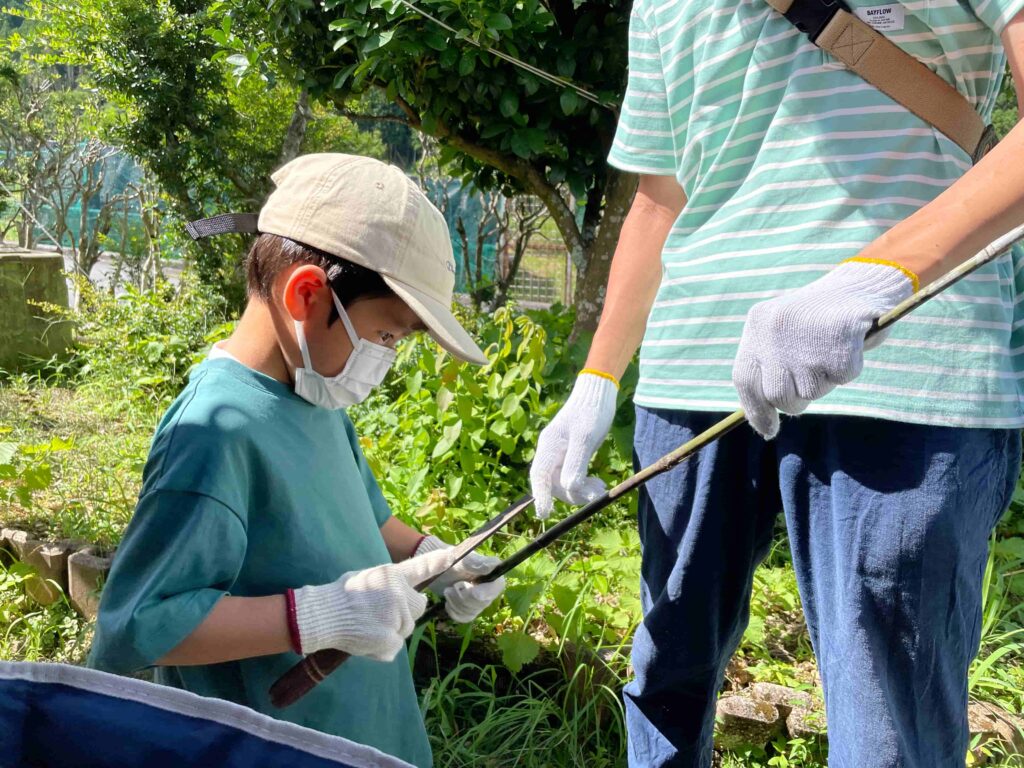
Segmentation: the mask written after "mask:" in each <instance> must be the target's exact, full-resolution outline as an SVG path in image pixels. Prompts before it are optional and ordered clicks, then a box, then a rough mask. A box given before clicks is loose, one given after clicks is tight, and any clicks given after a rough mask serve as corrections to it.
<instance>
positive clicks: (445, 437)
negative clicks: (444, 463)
mask: <svg viewBox="0 0 1024 768" xmlns="http://www.w3.org/2000/svg"><path fill="white" fill-rule="evenodd" d="M461 433H462V422H461V421H457V422H455V423H454V424H452V425H451V426H449V427H445V428H444V432H443V433H442V435H441V439H440V440H438V441H437V445H435V446H434V452H433V453H432V454H431V455H430V458H432V459H437V458H440V457H441V456H443V455H444V454H446V453H448V451H450V450H451V449H452V446H453V445H455V441H456V440H458V439H459V435H460V434H461Z"/></svg>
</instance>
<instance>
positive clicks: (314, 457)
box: [90, 154, 504, 766]
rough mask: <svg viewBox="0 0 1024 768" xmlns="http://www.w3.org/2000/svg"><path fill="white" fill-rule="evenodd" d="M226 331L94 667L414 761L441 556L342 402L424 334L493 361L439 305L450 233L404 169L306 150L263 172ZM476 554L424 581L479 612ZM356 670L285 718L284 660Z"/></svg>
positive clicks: (146, 490) (421, 742) (157, 443)
mask: <svg viewBox="0 0 1024 768" xmlns="http://www.w3.org/2000/svg"><path fill="white" fill-rule="evenodd" d="M273 180H274V183H275V184H276V187H277V188H276V190H275V191H274V192H273V193H272V194H271V196H270V198H269V199H268V200H267V203H266V205H265V206H264V207H263V209H262V211H261V212H260V216H259V222H258V230H259V232H260V236H259V238H258V239H257V240H256V242H255V243H254V244H253V247H252V249H251V251H250V253H249V256H248V281H249V286H248V289H249V303H248V305H247V307H246V309H245V312H244V314H243V315H242V318H241V320H240V321H239V323H238V326H237V328H236V330H235V332H234V333H233V334H232V336H231V338H230V339H228V340H227V341H225V342H224V343H222V344H220V345H218V346H217V347H216V348H215V349H214V350H213V351H212V352H211V354H210V356H209V359H208V360H206V361H204V362H203V364H201V365H200V366H198V368H197V369H196V370H195V371H194V372H193V373H192V376H191V377H190V380H189V383H188V386H187V387H186V388H185V390H184V391H183V392H182V393H181V395H180V396H179V397H178V398H177V399H176V400H175V402H174V403H173V404H172V406H171V407H170V409H169V410H168V412H167V413H166V414H165V415H164V417H163V419H162V420H161V422H160V425H159V427H158V428H157V431H156V435H155V437H154V439H153V444H152V448H151V450H150V455H149V459H148V461H147V463H146V468H145V474H144V481H143V487H142V491H141V494H140V497H139V502H138V506H137V508H136V512H135V516H134V517H133V519H132V521H131V524H130V525H129V526H128V530H127V532H126V533H125V537H124V541H123V542H122V544H121V547H120V548H119V550H118V553H117V557H116V558H115V562H114V566H113V569H112V571H111V573H110V578H109V580H108V582H107V584H106V586H105V589H104V592H103V598H102V601H101V604H100V612H99V618H98V621H97V630H96V639H95V643H94V646H93V649H92V653H91V655H90V664H91V665H93V666H96V667H99V668H101V669H106V670H108V671H113V672H121V673H129V672H131V671H133V670H136V669H139V668H142V667H148V666H154V665H155V666H156V668H157V669H156V677H157V680H158V681H160V682H163V683H166V684H168V685H174V686H177V687H181V688H186V689H188V690H191V691H194V692H196V693H200V694H202V695H206V696H214V697H218V698H223V699H228V700H231V701H235V702H238V703H241V704H244V705H247V706H249V707H251V708H253V709H255V710H258V711H260V712H264V713H266V714H270V715H273V716H275V717H281V718H284V719H287V720H290V721H292V722H295V723H299V724H301V725H305V726H308V727H311V728H315V729H318V730H321V731H325V732H327V733H331V734H335V735H339V736H344V737H346V738H349V739H352V740H354V741H358V742H362V743H365V744H369V745H371V746H374V747H377V748H379V749H380V750H382V751H384V752H387V753H388V754H391V755H395V756H396V757H400V758H402V759H404V760H406V761H408V762H411V763H414V764H416V765H418V766H428V765H430V764H431V754H430V747H429V745H428V742H427V738H426V733H425V731H424V728H423V722H422V718H421V716H420V712H419V707H418V703H417V699H416V694H415V691H414V690H413V684H412V678H411V673H410V670H409V660H408V658H407V656H406V653H405V649H404V640H405V638H406V637H408V635H409V634H410V633H411V632H412V630H413V627H414V624H415V621H416V619H417V618H418V617H419V616H420V615H421V614H422V612H423V611H424V609H425V606H426V598H425V597H424V596H423V595H421V594H419V593H417V592H415V590H414V589H413V587H414V586H415V585H416V584H418V583H420V582H422V581H425V580H427V579H429V578H431V577H432V576H437V575H439V574H441V573H442V572H444V571H445V569H446V568H447V566H448V562H447V559H448V556H447V550H448V549H449V548H450V547H449V545H447V544H445V543H444V542H442V541H440V540H439V539H437V538H436V537H433V536H423V535H422V534H420V533H418V532H417V531H415V530H413V529H411V528H409V527H408V526H406V525H404V524H403V523H401V522H399V521H398V520H396V519H394V518H393V517H391V514H390V511H389V510H388V507H387V504H386V502H385V500H384V498H383V496H382V495H381V492H380V490H379V488H378V486H377V484H376V481H375V480H374V478H373V476H372V474H371V473H370V470H369V468H368V466H367V464H366V461H365V459H364V458H363V455H362V452H361V451H360V448H359V442H358V440H357V437H356V435H355V432H354V430H353V427H352V422H351V421H350V420H349V418H348V416H347V415H346V414H345V411H344V410H343V409H344V408H345V407H346V406H349V405H354V404H356V403H358V402H360V401H362V400H363V399H364V398H365V397H366V396H367V395H368V394H369V392H370V391H371V390H372V389H373V388H374V387H375V386H377V385H378V384H379V383H380V382H381V380H382V379H383V378H384V376H385V374H386V373H387V370H388V368H389V367H390V365H391V363H392V361H393V360H394V357H395V352H394V345H395V344H396V343H397V342H398V341H399V340H401V339H402V338H403V337H405V336H407V335H409V334H410V333H413V332H416V331H420V330H425V331H427V332H429V333H430V334H431V335H432V336H433V337H434V338H435V339H437V341H438V342H439V343H440V344H441V345H442V346H443V347H444V348H445V349H447V350H448V351H449V352H450V353H452V354H453V355H455V356H456V357H459V358H460V359H462V360H466V361H468V362H472V363H476V364H482V363H485V362H486V358H485V357H484V355H483V353H482V352H481V351H480V349H479V348H478V347H477V345H476V344H475V343H474V342H473V340H472V339H471V338H470V337H469V335H468V334H467V333H466V332H465V330H463V328H462V327H461V326H460V325H459V324H458V322H457V321H456V320H455V318H454V316H453V315H452V314H451V311H450V304H451V297H452V289H453V286H454V277H455V276H454V269H453V264H452V251H451V243H450V240H449V236H448V229H447V226H446V224H445V222H444V219H443V217H442V216H441V214H440V212H438V211H437V210H436V209H435V208H434V207H433V206H432V205H431V204H430V203H429V202H428V201H427V199H426V197H425V196H424V195H423V194H422V193H421V192H420V191H419V190H418V189H417V188H416V187H415V185H414V184H413V183H412V182H411V181H410V180H409V179H408V178H406V176H405V175H404V174H402V173H401V171H399V170H398V169H395V168H392V167H389V166H387V165H385V164H383V163H380V162H378V161H376V160H371V159H367V158H361V157H353V156H348V155H340V154H321V155H307V156H303V157H299V158H297V159H296V160H294V161H292V162H290V163H288V164H287V165H285V166H284V167H283V168H281V169H280V170H279V171H277V173H275V174H274V176H273ZM495 562H496V559H495V558H488V557H483V556H478V555H471V556H470V557H467V558H466V559H465V560H463V561H462V562H461V563H459V564H458V565H456V566H455V567H453V568H451V570H449V571H447V572H445V573H444V575H443V576H441V577H440V578H439V579H438V580H437V581H436V582H435V583H434V584H433V585H432V587H431V588H432V589H433V590H435V591H438V592H440V593H442V594H443V595H444V596H445V598H446V606H447V609H448V613H449V615H451V616H452V617H453V618H455V619H456V620H458V621H463V622H465V621H471V620H472V619H473V618H475V617H476V616H477V615H478V614H479V613H480V612H481V611H482V610H483V609H484V608H485V607H486V606H487V605H489V604H490V603H491V601H492V600H494V599H495V598H496V597H497V596H498V595H499V594H500V592H501V591H502V590H503V588H504V582H503V580H496V581H495V582H494V583H493V584H487V585H479V586H474V585H470V584H469V583H467V581H466V580H467V579H469V578H471V577H472V576H475V575H478V574H482V573H486V572H488V571H489V570H490V569H491V568H493V566H494V563H495ZM321 648H338V649H341V650H344V651H347V652H349V653H350V654H352V656H353V658H352V659H350V660H349V661H348V662H347V663H346V664H344V665H343V666H342V667H341V668H339V669H338V670H337V671H336V672H335V673H334V674H333V675H331V676H330V677H328V678H327V680H325V681H324V682H323V683H321V684H320V685H319V686H318V687H317V688H316V689H315V690H314V691H313V692H311V693H310V694H309V695H307V696H306V697H305V698H304V699H302V700H301V701H299V702H298V703H296V704H294V705H293V706H291V707H289V708H288V709H285V710H283V711H282V710H277V709H274V708H273V707H272V706H271V704H270V701H269V697H268V689H269V688H270V686H271V684H272V683H273V682H274V681H275V680H276V679H277V678H278V677H279V676H280V675H281V674H282V673H283V672H285V671H286V670H288V669H289V668H290V667H291V666H292V665H293V664H294V663H295V662H296V661H298V660H299V658H300V657H299V656H298V655H297V654H309V653H312V652H314V651H316V650H319V649H321Z"/></svg>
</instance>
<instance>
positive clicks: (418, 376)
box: [405, 371, 423, 396]
mask: <svg viewBox="0 0 1024 768" xmlns="http://www.w3.org/2000/svg"><path fill="white" fill-rule="evenodd" d="M422 386H423V371H416V373H414V374H413V375H412V376H410V377H409V378H407V379H406V380H405V389H406V391H407V392H408V393H409V394H410V395H413V396H415V395H417V394H418V393H419V391H420V388H421V387H422Z"/></svg>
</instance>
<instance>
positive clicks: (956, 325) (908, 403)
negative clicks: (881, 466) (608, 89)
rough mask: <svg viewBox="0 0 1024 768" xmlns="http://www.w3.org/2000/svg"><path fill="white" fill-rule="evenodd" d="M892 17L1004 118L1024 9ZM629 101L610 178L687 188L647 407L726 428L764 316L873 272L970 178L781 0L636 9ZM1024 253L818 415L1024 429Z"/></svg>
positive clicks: (971, 280)
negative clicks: (867, 253) (753, 319)
mask: <svg viewBox="0 0 1024 768" xmlns="http://www.w3.org/2000/svg"><path fill="white" fill-rule="evenodd" d="M850 4H851V6H852V7H853V8H854V9H855V11H860V13H862V14H865V15H867V14H866V13H865V9H867V8H877V7H879V6H886V7H890V8H892V10H891V11H888V12H886V15H887V16H889V17H893V16H895V18H896V22H897V23H896V24H891V25H892V26H895V27H897V28H894V29H888V30H885V31H883V34H885V35H886V36H887V37H889V38H890V39H891V40H893V41H894V42H895V43H897V44H898V45H899V46H900V47H901V48H903V49H904V50H906V51H908V52H909V53H911V54H913V55H914V56H915V57H917V58H918V59H919V60H920V61H923V62H924V63H925V64H927V65H928V66H929V67H931V68H932V69H933V70H935V71H937V72H938V73H939V74H940V75H941V76H942V77H943V78H945V79H946V80H947V81H948V82H950V83H953V84H954V85H955V86H956V87H957V89H958V90H959V91H960V92H961V93H963V94H964V95H965V96H966V97H967V98H969V99H970V100H971V101H972V103H973V104H974V105H975V106H976V108H977V109H978V111H979V112H980V113H981V115H982V116H983V117H984V118H985V119H986V120H987V119H988V118H989V116H990V114H991V111H992V107H993V105H994V101H995V97H996V94H997V93H998V92H999V87H1000V85H1001V80H1002V74H1003V71H1004V66H1005V54H1004V52H1003V50H1002V46H1001V44H1000V41H999V33H1000V32H1001V31H1002V30H1003V28H1004V27H1005V26H1006V24H1007V23H1008V22H1009V21H1010V19H1012V18H1013V17H1014V16H1015V15H1016V13H1017V12H1019V11H1020V10H1021V9H1022V8H1024V0H913V1H911V2H902V3H891V4H886V3H880V2H864V0H851V2H850ZM629 51H630V57H629V67H630V72H629V84H628V88H627V91H626V95H625V100H624V102H623V106H622V113H621V118H620V121H619V125H618V130H617V132H616V136H615V140H614V144H613V147H612V151H611V154H610V156H609V163H610V164H612V165H613V166H615V167H617V168H621V169H623V170H628V171H634V172H637V173H644V174H655V175H664V176H669V175H672V176H675V177H676V179H678V181H679V182H680V184H681V185H682V187H683V189H684V190H685V192H686V195H687V204H686V207H685V208H684V210H683V212H682V213H681V214H680V216H679V218H678V219H677V221H676V222H675V225H674V226H673V228H672V230H671V233H670V234H669V237H668V239H667V241H666V243H665V247H664V250H663V252H662V281H661V287H660V289H659V291H658V295H657V298H656V299H655V303H654V307H653V309H652V311H651V315H650V318H649V320H648V324H647V333H646V335H645V337H644V342H643V346H642V347H641V350H640V381H639V384H638V387H637V393H636V402H637V403H638V404H640V405H643V406H647V407H656V408H672V409H686V410H701V411H725V410H732V409H735V408H737V407H738V406H739V401H738V399H737V397H736V394H735V390H734V389H733V386H732V382H731V371H732V362H733V358H734V357H735V354H736V347H737V344H738V342H739V338H740V334H741V332H742V329H743V322H744V319H745V317H746V314H747V310H749V309H750V307H751V306H753V305H754V304H755V303H757V302H759V301H763V300H764V299H767V298H770V297H772V296H777V295H779V294H781V293H784V292H786V291H789V290H792V289H794V288H797V287H799V286H801V285H804V284H806V283H808V282H810V281H812V280H814V279H815V278H817V277H820V276H821V275H822V274H823V273H825V272H826V271H827V270H828V269H829V268H830V267H831V266H833V265H835V264H837V263H838V262H840V261H842V260H843V259H845V258H848V257H850V256H854V255H856V254H857V252H858V251H860V250H861V249H862V248H863V247H864V246H865V245H867V244H868V243H870V242H871V241H873V240H874V239H876V238H877V237H878V236H880V235H881V234H882V233H884V232H885V231H886V230H887V229H889V228H890V227H892V226H893V225H894V224H896V223H897V222H899V221H901V220H903V219H905V218H906V217H907V216H909V215H910V214H912V213H913V212H914V211H916V210H917V209H918V208H920V207H921V206H923V205H925V204H926V203H928V202H929V201H930V200H932V199H933V198H935V197H936V196H938V195H939V193H941V192H942V191H943V190H944V189H946V188H947V187H948V186H949V185H950V184H952V183H953V182H954V181H955V180H956V179H957V178H959V177H960V176H961V175H962V174H963V173H964V172H965V171H967V170H968V168H969V167H970V159H969V158H968V157H967V155H966V154H965V153H964V152H963V151H962V150H961V149H960V148H959V147H957V146H956V145H955V144H954V143H953V142H952V141H950V140H949V139H947V138H946V137H945V136H943V135H941V134H940V133H939V132H938V131H936V130H935V129H933V128H931V127H930V126H929V125H927V124H926V123H924V122H923V121H921V120H920V119H918V118H917V117H915V116H914V115H912V114H911V113H909V112H908V111H907V110H906V109H904V108H903V107H901V106H900V105H898V104H896V103H895V102H893V101H892V100H891V99H889V97H887V96H885V95H884V94H882V93H881V92H880V91H878V90H877V89H875V88H874V87H873V86H871V85H869V84H867V83H865V82H864V81H863V80H862V79H861V78H860V77H859V76H857V75H856V74H854V73H852V72H850V71H848V70H846V69H845V68H844V66H843V65H842V64H841V63H839V62H838V61H836V60H834V59H832V57H830V56H829V55H828V54H827V53H825V52H824V51H821V50H820V49H818V48H816V47H815V46H814V45H812V44H811V43H810V42H809V40H808V39H807V37H806V36H805V35H803V33H801V32H799V31H798V30H797V29H796V28H794V27H793V26H792V25H791V24H790V23H789V22H788V21H787V20H786V19H784V18H783V17H782V16H780V15H779V14H778V13H776V12H775V11H773V10H772V9H771V8H770V7H769V6H768V5H767V3H766V2H765V0H705V1H704V2H695V1H693V0H667V1H666V0H636V3H635V5H634V8H633V14H632V20H631V24H630V32H629ZM1022 269H1024V253H1022V252H1021V251H1019V250H1017V251H1015V252H1013V253H1007V254H1004V255H1003V256H1001V257H1000V258H999V259H997V260H996V261H995V262H993V263H992V264H989V265H988V266H987V267H985V268H983V269H981V270H979V271H978V272H976V273H975V274H974V275H971V276H970V277H967V278H965V279H964V280H962V281H961V282H959V283H958V284H956V285H955V286H953V287H952V288H951V289H949V291H948V292H947V293H945V294H943V295H941V296H940V297H938V298H936V299H933V300H932V301H931V302H929V303H928V304H926V305H924V306H923V307H922V308H920V309H918V310H917V311H916V312H915V313H914V314H912V315H910V316H909V317H907V318H906V319H904V320H902V321H900V323H898V324H897V326H896V327H895V328H894V330H893V332H892V334H891V336H890V337H889V339H888V340H887V341H886V342H885V343H884V344H882V345H881V346H880V347H879V348H877V349H876V350H874V351H872V352H869V353H868V354H867V355H866V357H865V366H864V372H863V373H862V375H861V376H860V377H859V378H858V379H857V380H856V381H854V382H853V383H851V384H848V385H846V386H844V387H840V388H838V389H837V390H835V391H834V392H832V393H831V394H830V395H828V396H827V397H825V398H823V399H821V400H819V401H817V402H815V403H813V404H811V406H810V408H809V411H810V412H812V413H814V412H817V413H830V414H847V415H856V416H874V417H880V418H885V419H893V420H897V421H906V422H916V423H924V424H945V425H956V426H972V427H1020V426H1024V407H1022V398H1021V379H1022V378H1024V357H1022V354H1024V319H1022V318H1024V312H1020V311H1018V307H1019V306H1020V305H1021V304H1022V303H1024V275H1022V274H1021V271H1022Z"/></svg>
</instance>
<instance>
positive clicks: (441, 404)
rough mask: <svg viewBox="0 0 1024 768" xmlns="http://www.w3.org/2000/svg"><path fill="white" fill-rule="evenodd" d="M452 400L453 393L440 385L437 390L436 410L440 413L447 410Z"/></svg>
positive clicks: (453, 398) (453, 397)
mask: <svg viewBox="0 0 1024 768" xmlns="http://www.w3.org/2000/svg"><path fill="white" fill-rule="evenodd" d="M454 400H455V394H454V393H453V392H452V391H451V390H450V389H448V387H444V386H442V387H441V388H440V389H438V390H437V410H438V411H440V412H441V413H444V412H445V411H447V410H448V408H449V406H451V404H452V402H454Z"/></svg>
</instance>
